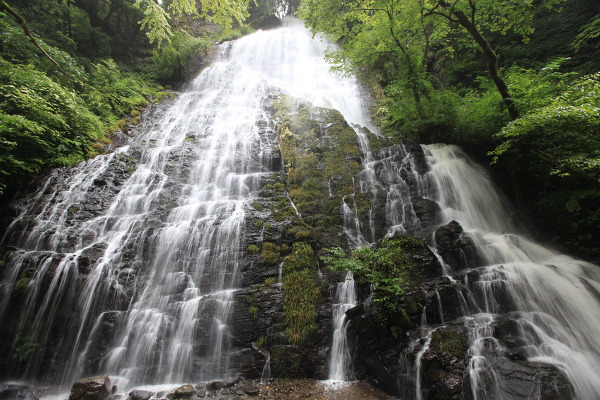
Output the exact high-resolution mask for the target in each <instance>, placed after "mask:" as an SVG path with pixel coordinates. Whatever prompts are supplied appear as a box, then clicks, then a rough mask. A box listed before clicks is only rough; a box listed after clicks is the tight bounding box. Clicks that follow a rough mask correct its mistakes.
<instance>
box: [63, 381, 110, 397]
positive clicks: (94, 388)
mask: <svg viewBox="0 0 600 400" xmlns="http://www.w3.org/2000/svg"><path fill="white" fill-rule="evenodd" d="M111 389H112V386H111V383H110V378H109V377H108V376H106V375H102V376H95V377H91V378H84V379H80V380H78V381H77V382H75V383H74V384H73V387H72V388H71V395H70V396H69V400H104V399H106V398H107V397H108V396H109V395H110V394H111Z"/></svg>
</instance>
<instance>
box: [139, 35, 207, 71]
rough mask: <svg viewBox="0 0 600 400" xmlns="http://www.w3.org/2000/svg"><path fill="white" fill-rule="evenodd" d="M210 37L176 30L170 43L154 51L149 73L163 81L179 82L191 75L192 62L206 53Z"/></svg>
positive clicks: (148, 69)
mask: <svg viewBox="0 0 600 400" xmlns="http://www.w3.org/2000/svg"><path fill="white" fill-rule="evenodd" d="M209 40H210V38H196V37H194V36H192V35H191V34H189V33H187V32H183V31H182V32H175V33H174V34H173V37H172V40H171V41H170V42H169V44H168V45H166V46H162V47H161V48H159V49H157V50H154V51H153V52H152V63H151V64H150V66H149V67H148V68H147V71H148V73H149V74H150V75H151V76H152V77H154V78H155V79H157V80H159V81H161V82H178V81H182V80H184V79H185V78H187V77H189V76H190V75H191V74H192V72H195V71H192V70H191V68H192V64H193V61H194V59H195V58H196V57H198V56H199V55H204V56H205V55H206V54H207V52H208V49H209V44H210V42H209Z"/></svg>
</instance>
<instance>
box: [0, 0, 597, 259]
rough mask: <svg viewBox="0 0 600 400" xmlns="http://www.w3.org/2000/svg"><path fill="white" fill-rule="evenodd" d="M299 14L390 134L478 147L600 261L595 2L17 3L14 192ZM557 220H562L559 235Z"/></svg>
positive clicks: (11, 151) (6, 104) (95, 150)
mask: <svg viewBox="0 0 600 400" xmlns="http://www.w3.org/2000/svg"><path fill="white" fill-rule="evenodd" d="M295 11H298V15H299V16H301V17H302V18H304V19H305V20H306V21H307V25H308V26H309V27H310V28H311V29H313V31H314V32H322V33H325V34H326V35H327V36H329V37H330V38H331V39H333V40H334V41H336V42H337V43H338V44H339V45H340V46H339V49H338V50H336V51H332V52H331V54H330V57H331V59H332V60H334V61H336V62H337V65H338V67H337V68H338V69H339V70H340V71H342V72H344V71H345V72H352V73H358V74H359V75H361V76H363V78H364V80H365V81H366V82H367V83H368V84H369V85H370V87H371V88H372V92H373V94H374V95H375V98H376V100H377V104H376V107H374V110H373V115H374V117H375V118H376V119H377V120H378V121H379V122H380V123H381V125H382V127H383V130H384V132H385V134H386V135H387V136H391V137H394V138H396V139H398V140H404V141H410V142H425V143H427V142H440V141H442V142H449V143H456V144H458V145H461V146H463V147H464V148H466V149H467V150H468V151H469V152H471V153H472V154H473V155H474V156H475V157H477V158H478V159H480V160H482V161H483V162H487V163H492V164H493V165H494V167H495V168H496V171H497V172H502V173H501V174H500V175H503V176H505V177H506V178H505V179H503V180H502V182H501V183H502V184H503V185H504V186H505V188H507V189H510V191H512V192H513V193H514V198H515V201H516V202H517V204H518V205H519V207H520V209H521V211H522V212H523V213H524V214H526V215H531V216H533V218H534V219H535V220H536V222H537V224H538V225H541V226H542V227H544V230H546V231H548V232H552V235H554V236H556V239H559V240H560V241H561V242H563V243H566V244H567V245H568V246H570V247H571V248H575V249H578V250H579V251H580V254H582V255H584V256H587V257H598V254H600V247H599V246H598V244H597V243H596V241H595V240H594V239H595V238H597V237H599V235H600V231H599V228H598V227H599V226H600V182H599V178H600V161H599V160H600V139H599V134H600V117H599V114H600V101H599V100H598V99H599V93H600V73H599V70H600V67H599V65H600V51H598V50H600V3H598V2H597V1H596V0H539V1H533V0H526V1H519V2H497V1H493V0H454V1H447V0H424V1H423V0H328V1H326V2H324V1H321V0H302V1H300V0H260V1H249V0H235V1H228V2H223V1H220V0H202V1H200V0H192V1H190V0H169V1H163V2H157V1H154V0H100V1H97V0H93V1H92V0H59V1H49V0H29V1H24V0H2V1H0V86H1V90H0V193H1V192H4V196H3V197H4V201H7V200H8V199H9V198H10V194H11V193H12V192H13V191H14V190H15V189H16V188H17V187H18V185H19V184H20V183H22V182H27V181H29V180H30V178H32V177H35V176H37V175H39V174H40V173H42V172H44V171H46V170H48V169H49V168H52V167H57V166H66V165H72V164H73V163H76V162H78V161H81V160H83V159H86V158H89V157H92V156H94V155H96V154H99V153H102V152H103V151H105V150H106V148H107V146H109V145H110V142H111V135H112V134H113V133H114V132H116V131H118V130H119V129H123V128H126V126H127V124H129V123H133V124H135V123H137V122H139V113H140V111H141V110H142V109H143V108H144V107H145V106H146V105H147V104H148V101H151V100H153V99H156V98H159V97H160V96H162V95H161V94H160V93H161V92H160V91H161V89H162V85H174V84H175V85H176V84H180V83H182V82H183V81H184V80H185V79H186V78H187V77H189V76H190V74H191V73H193V72H195V71H196V70H197V69H198V68H199V67H200V65H201V63H202V59H203V58H204V57H206V55H207V53H208V52H209V50H210V48H211V46H212V44H213V43H214V42H215V41H220V40H226V39H229V38H233V37H236V36H237V35H240V34H244V33H247V32H250V31H251V30H252V27H250V25H245V24H244V22H243V21H246V22H245V23H247V24H252V26H253V27H255V28H256V27H270V26H275V25H277V23H278V20H277V18H276V16H278V15H283V14H285V13H292V12H295ZM546 221H552V222H551V225H550V223H547V222H546Z"/></svg>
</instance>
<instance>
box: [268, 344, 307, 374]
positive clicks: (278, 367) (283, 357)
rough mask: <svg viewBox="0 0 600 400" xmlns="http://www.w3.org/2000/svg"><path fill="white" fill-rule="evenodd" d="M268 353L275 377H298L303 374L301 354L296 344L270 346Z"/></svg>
mask: <svg viewBox="0 0 600 400" xmlns="http://www.w3.org/2000/svg"><path fill="white" fill-rule="evenodd" d="M270 353H271V371H272V373H273V375H274V376H275V377H277V378H298V377H302V376H304V373H303V368H302V354H301V353H300V349H299V348H298V347H297V346H289V345H276V346H272V347H271V349H270Z"/></svg>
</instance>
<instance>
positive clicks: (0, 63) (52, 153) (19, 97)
mask: <svg viewBox="0 0 600 400" xmlns="http://www.w3.org/2000/svg"><path fill="white" fill-rule="evenodd" d="M0 85H1V90H0V104H2V109H1V110H0V121H1V123H0V137H1V138H2V139H1V140H0V190H1V189H2V188H4V187H5V186H6V184H7V183H8V181H9V180H10V179H11V178H12V179H13V180H14V179H23V178H25V177H29V176H32V175H35V174H38V173H40V172H41V171H43V170H45V169H47V168H48V167H57V166H65V165H70V164H73V163H74V162H77V161H80V160H83V159H84V158H85V156H86V154H87V152H88V151H89V146H90V145H91V144H92V143H93V142H94V141H95V140H96V139H98V138H100V137H101V136H102V135H103V131H102V125H101V123H100V121H99V120H98V118H97V117H96V116H95V115H93V114H92V113H91V112H90V111H89V110H88V109H87V107H86V104H85V103H84V102H83V101H82V100H81V99H80V98H79V97H78V96H77V95H75V94H74V93H73V92H72V91H70V90H68V89H66V88H64V87H62V86H61V85H59V84H57V83H56V82H54V81H52V80H51V79H50V78H48V77H47V76H46V75H45V74H44V73H42V72H39V71H37V70H36V69H34V68H33V67H22V66H17V65H13V64H10V63H9V62H7V61H5V60H3V59H0Z"/></svg>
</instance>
